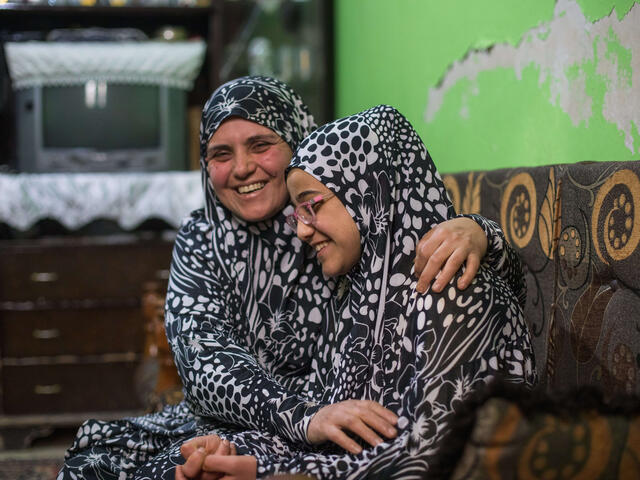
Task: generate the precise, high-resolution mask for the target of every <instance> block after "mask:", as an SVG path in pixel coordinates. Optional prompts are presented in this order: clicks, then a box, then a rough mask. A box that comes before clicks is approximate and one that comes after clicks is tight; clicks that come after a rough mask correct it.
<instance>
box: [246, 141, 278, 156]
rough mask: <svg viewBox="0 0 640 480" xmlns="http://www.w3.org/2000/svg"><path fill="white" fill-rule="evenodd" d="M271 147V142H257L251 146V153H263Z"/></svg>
mask: <svg viewBox="0 0 640 480" xmlns="http://www.w3.org/2000/svg"><path fill="white" fill-rule="evenodd" d="M272 145H273V143H271V142H265V141H258V142H254V143H252V144H251V151H252V152H254V153H264V152H266V151H267V150H269V148H270V147H271V146H272Z"/></svg>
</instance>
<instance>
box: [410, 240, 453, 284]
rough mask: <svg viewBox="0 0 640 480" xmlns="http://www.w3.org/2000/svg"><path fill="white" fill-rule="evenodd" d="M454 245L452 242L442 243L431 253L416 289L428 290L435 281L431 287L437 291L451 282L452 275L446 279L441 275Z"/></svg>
mask: <svg viewBox="0 0 640 480" xmlns="http://www.w3.org/2000/svg"><path fill="white" fill-rule="evenodd" d="M452 246H453V245H452V244H451V243H441V244H440V245H439V246H438V248H437V249H436V250H435V251H434V252H433V253H432V254H431V256H430V257H429V260H428V261H427V264H426V267H425V268H424V270H423V271H422V273H421V274H420V276H419V278H418V283H417V285H416V290H417V291H418V292H420V293H424V292H426V291H427V287H428V286H429V285H430V284H431V282H433V285H431V288H432V289H433V290H434V291H436V292H440V291H442V289H443V288H444V286H445V285H446V284H447V283H448V282H449V280H451V277H449V278H448V279H447V280H446V281H445V280H444V279H443V278H441V276H442V267H443V265H446V262H447V260H448V259H449V258H450V257H451V255H452V253H453V248H452ZM454 273H455V271H454Z"/></svg>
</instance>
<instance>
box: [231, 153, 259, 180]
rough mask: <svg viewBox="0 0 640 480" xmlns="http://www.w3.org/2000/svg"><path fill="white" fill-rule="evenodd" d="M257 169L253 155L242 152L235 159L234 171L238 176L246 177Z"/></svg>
mask: <svg viewBox="0 0 640 480" xmlns="http://www.w3.org/2000/svg"><path fill="white" fill-rule="evenodd" d="M255 170H256V164H255V162H254V161H253V158H251V155H248V154H240V155H237V156H236V158H235V159H234V165H233V173H234V175H235V176H236V177H240V178H245V177H248V176H249V175H251V174H252V173H253V172H254V171H255Z"/></svg>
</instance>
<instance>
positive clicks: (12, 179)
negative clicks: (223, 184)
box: [0, 171, 204, 230]
mask: <svg viewBox="0 0 640 480" xmlns="http://www.w3.org/2000/svg"><path fill="white" fill-rule="evenodd" d="M203 205H204V197H203V194H202V185H201V179H200V172H199V171H190V172H160V173H46V174H27V173H21V174H0V223H6V224H8V225H9V226H10V227H12V228H15V229H17V230H26V229H28V228H29V227H31V226H32V225H33V224H34V223H35V222H37V221H38V220H41V219H45V218H50V219H54V220H56V221H58V222H59V223H60V224H62V225H63V226H65V227H66V228H68V229H72V230H74V229H77V228H80V227H82V226H84V225H86V224H88V223H90V222H91V221H93V220H98V219H106V220H113V221H115V222H117V223H118V225H119V226H120V227H122V228H124V229H126V230H130V229H133V228H135V227H137V226H138V225H139V224H141V223H142V222H143V221H145V220H147V219H152V218H155V219H161V220H164V221H165V222H167V223H168V224H170V225H172V226H174V227H176V228H177V227H179V226H180V223H181V222H182V220H184V219H185V218H186V217H187V216H188V215H189V213H190V212H191V211H192V210H195V209H197V208H201V207H202V206H203Z"/></svg>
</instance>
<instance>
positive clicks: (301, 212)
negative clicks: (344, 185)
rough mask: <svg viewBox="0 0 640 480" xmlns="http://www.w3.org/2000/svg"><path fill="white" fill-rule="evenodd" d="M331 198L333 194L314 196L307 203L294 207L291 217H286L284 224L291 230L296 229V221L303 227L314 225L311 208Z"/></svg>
mask: <svg viewBox="0 0 640 480" xmlns="http://www.w3.org/2000/svg"><path fill="white" fill-rule="evenodd" d="M331 197H333V193H327V194H326V195H316V196H315V197H313V198H312V199H311V200H309V201H308V202H302V203H301V204H300V205H298V206H297V207H296V209H295V210H294V212H293V213H292V214H291V215H287V218H286V222H287V225H289V226H290V227H291V228H292V229H293V230H297V229H298V220H299V221H301V222H302V223H304V224H305V225H314V226H315V224H316V212H315V211H314V210H313V206H314V205H316V204H318V203H320V202H323V201H325V200H328V199H330V198H331Z"/></svg>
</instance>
